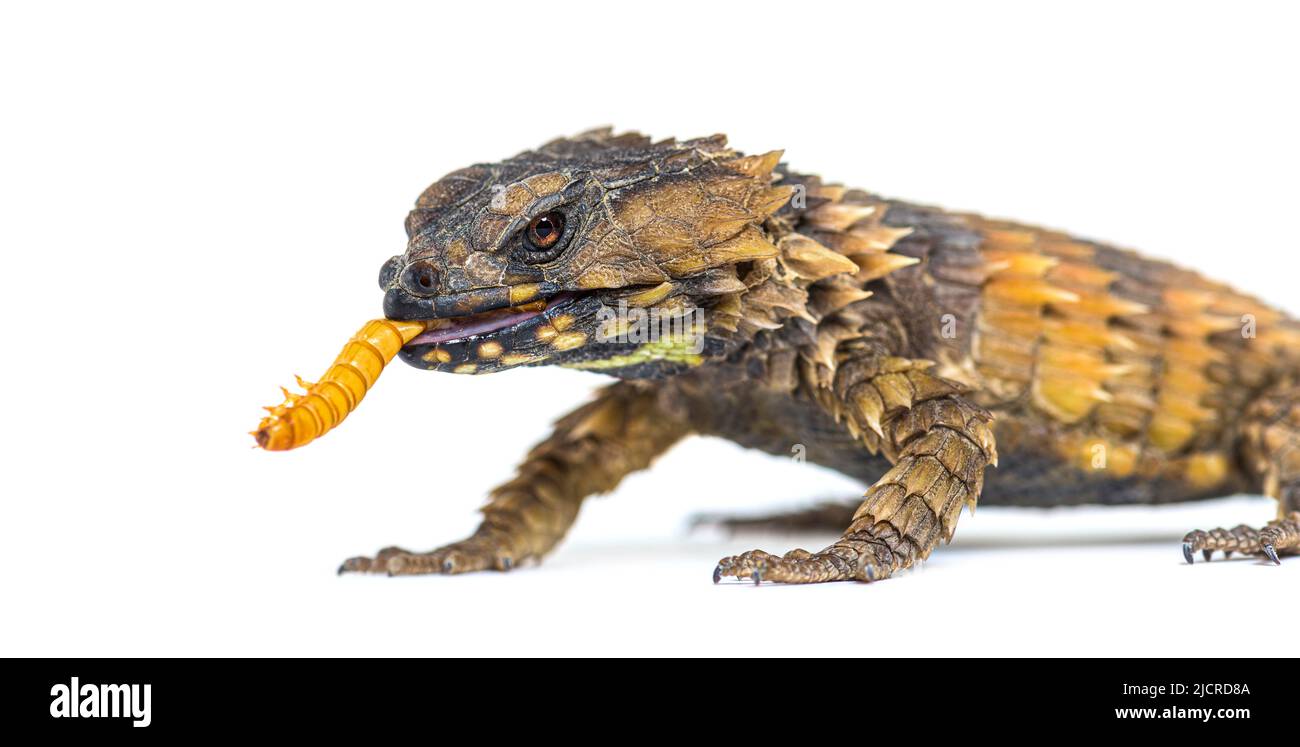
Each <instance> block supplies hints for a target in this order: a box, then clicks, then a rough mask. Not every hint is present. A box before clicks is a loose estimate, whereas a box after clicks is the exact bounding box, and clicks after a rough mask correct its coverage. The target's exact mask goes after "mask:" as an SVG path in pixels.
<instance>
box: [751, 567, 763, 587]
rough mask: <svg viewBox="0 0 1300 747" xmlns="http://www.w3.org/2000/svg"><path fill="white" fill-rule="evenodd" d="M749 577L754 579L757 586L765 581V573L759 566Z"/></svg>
mask: <svg viewBox="0 0 1300 747" xmlns="http://www.w3.org/2000/svg"><path fill="white" fill-rule="evenodd" d="M749 577H750V578H752V579H754V585H755V586H758V585H759V584H761V583H763V574H762V573H760V572H759V570H758V569H757V568H755V569H754V572H753V573H751V574H749Z"/></svg>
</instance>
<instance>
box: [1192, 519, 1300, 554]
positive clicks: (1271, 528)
mask: <svg viewBox="0 0 1300 747" xmlns="http://www.w3.org/2000/svg"><path fill="white" fill-rule="evenodd" d="M1215 550H1220V551H1222V552H1223V557H1224V558H1229V557H1232V554H1233V553H1241V554H1243V555H1260V556H1263V557H1266V558H1268V559H1269V560H1271V561H1273V563H1274V564H1276V565H1281V564H1282V559H1281V557H1280V555H1287V554H1292V553H1295V552H1296V551H1297V550H1300V513H1292V514H1291V515H1290V516H1289V517H1287V518H1286V519H1279V520H1278V521H1270V522H1269V523H1268V525H1267V526H1265V527H1264V528H1263V529H1256V528H1254V527H1250V526H1246V525H1245V524H1241V525H1240V526H1237V527H1234V528H1232V529H1211V530H1209V531H1208V532H1207V531H1202V530H1200V529H1197V530H1196V531H1193V532H1189V533H1188V534H1187V536H1186V537H1184V538H1183V558H1184V559H1186V560H1187V562H1188V563H1194V562H1195V561H1196V553H1197V552H1200V553H1201V555H1202V557H1204V558H1205V559H1206V560H1209V559H1210V558H1211V557H1212V556H1213V555H1214V551H1215Z"/></svg>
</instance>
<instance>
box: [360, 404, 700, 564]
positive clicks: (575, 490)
mask: <svg viewBox="0 0 1300 747" xmlns="http://www.w3.org/2000/svg"><path fill="white" fill-rule="evenodd" d="M687 431H688V429H687V427H686V425H685V423H684V422H683V421H682V420H681V419H680V418H678V417H674V416H672V415H671V414H669V412H668V411H666V410H665V409H663V408H661V407H659V397H658V388H657V387H656V386H655V385H652V384H641V383H633V382H620V383H617V384H614V385H612V386H609V387H606V388H605V389H603V390H601V391H600V393H599V394H598V395H597V396H596V398H595V399H594V400H593V401H592V402H590V403H588V404H586V405H584V406H583V407H580V408H578V409H577V410H575V411H573V412H572V413H569V414H568V415H566V416H565V417H564V418H562V419H561V420H560V421H559V422H558V423H557V424H556V427H555V431H554V433H552V434H551V436H550V437H549V438H547V439H546V440H545V441H543V442H541V443H540V444H538V445H537V446H535V447H534V448H533V450H532V451H531V452H529V454H528V456H527V458H526V459H525V460H524V462H523V464H521V465H520V467H519V470H518V474H517V475H516V476H515V478H514V479H512V480H511V481H509V482H507V483H505V484H504V485H502V486H500V487H498V488H497V489H496V490H494V491H492V494H491V497H490V498H489V500H488V504H487V505H486V506H484V507H483V509H482V511H483V522H482V523H481V524H480V525H479V528H478V529H477V530H476V531H475V532H474V534H473V535H471V536H470V537H468V538H467V539H464V540H461V541H460V542H454V543H452V544H450V545H446V546H444V547H441V548H439V549H437V550H433V551H432V552H427V553H417V552H411V551H409V550H403V549H401V548H397V547H390V548H386V549H384V550H381V551H380V552H379V553H378V554H377V555H376V556H375V557H373V558H370V557H357V558H351V559H349V560H346V561H344V563H343V565H342V566H341V567H340V568H339V573H344V572H348V571H359V572H366V571H368V572H373V573H387V574H389V575H410V574H423V573H464V572H467V571H479V570H498V571H508V570H510V569H512V568H514V567H516V566H517V565H519V564H520V563H522V562H524V561H527V560H538V559H540V558H541V557H542V556H544V555H545V554H546V553H547V552H549V551H550V550H551V549H552V548H553V547H555V545H556V544H557V543H559V541H560V540H561V539H563V537H564V535H565V534H566V533H567V532H568V530H569V527H570V526H572V525H573V522H574V520H575V519H576V518H577V516H578V509H579V508H580V507H581V506H582V502H583V500H585V499H586V498H587V497H588V496H590V495H594V494H597V493H605V492H608V491H610V490H613V489H614V487H615V486H617V485H618V483H619V482H620V481H621V480H622V479H623V478H624V477H625V476H627V475H628V474H630V473H632V472H635V471H637V470H641V469H645V468H646V467H648V466H650V463H651V462H653V461H654V459H655V458H656V457H658V456H659V455H660V454H662V453H663V452H665V451H667V450H668V448H669V447H670V446H672V445H673V444H674V443H676V442H677V441H678V440H679V439H680V438H682V436H684V435H686V433H687Z"/></svg>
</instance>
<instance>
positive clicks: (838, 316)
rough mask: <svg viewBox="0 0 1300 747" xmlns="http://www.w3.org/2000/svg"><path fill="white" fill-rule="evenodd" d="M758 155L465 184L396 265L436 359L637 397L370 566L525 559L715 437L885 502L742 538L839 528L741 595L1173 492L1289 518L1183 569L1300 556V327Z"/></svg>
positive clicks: (421, 569) (1212, 286) (875, 575)
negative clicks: (964, 521)
mask: <svg viewBox="0 0 1300 747" xmlns="http://www.w3.org/2000/svg"><path fill="white" fill-rule="evenodd" d="M780 161H781V153H780V152H771V153H763V154H759V155H749V156H746V155H742V154H740V153H738V152H736V151H733V150H731V149H729V148H728V147H727V146H726V140H725V138H723V137H721V136H715V137H709V138H702V139H697V140H690V141H684V142H677V141H673V140H666V141H662V142H652V141H651V140H650V139H649V138H646V137H644V136H641V135H638V134H635V133H627V134H618V135H616V134H612V133H611V132H610V131H608V130H599V131H593V132H588V133H584V134H581V135H578V136H576V137H573V138H567V139H561V140H556V141H554V142H551V143H548V144H546V145H544V146H542V147H541V148H538V149H537V150H534V151H529V152H526V153H523V154H521V155H519V156H516V157H514V158H511V159H509V160H506V161H502V162H500V163H495V164H484V165H478V166H472V167H469V168H467V169H463V170H460V171H456V172H454V173H451V174H449V175H447V176H446V177H444V178H442V179H441V180H439V181H438V182H436V183H435V184H433V185H432V186H431V187H429V188H428V189H427V190H425V192H424V194H422V195H421V196H420V198H419V201H418V203H417V205H416V207H415V209H414V210H412V211H411V213H410V215H409V217H408V218H407V221H406V230H407V235H408V237H409V244H408V246H407V249H406V251H405V253H404V254H402V255H399V256H397V257H393V258H392V259H391V260H389V261H388V262H387V263H386V264H385V265H384V266H383V268H382V270H381V273H380V285H381V286H382V287H383V289H384V291H385V297H384V311H385V316H387V317H388V319H390V320H401V321H407V322H410V321H418V322H422V323H424V324H425V325H426V328H425V331H424V332H422V333H421V334H419V335H418V336H416V337H414V339H411V340H410V341H409V342H406V343H405V344H404V345H402V346H401V348H400V351H399V352H398V353H397V355H399V356H400V357H401V358H402V359H403V360H405V361H406V362H408V363H410V364H412V365H414V366H416V367H418V368H423V369H428V370H433V371H447V372H454V373H475V374H478V373H489V372H494V371H501V370H504V369H508V368H514V367H518V366H538V365H560V366H568V367H572V368H578V369H589V370H594V371H598V372H601V373H605V374H608V375H610V376H613V377H614V378H615V379H617V381H616V382H615V383H613V384H611V385H609V386H608V387H606V388H604V389H603V390H601V391H600V392H599V393H598V394H597V395H596V397H595V399H594V400H593V401H591V402H589V403H588V404H586V405H584V406H582V407H580V408H578V409H577V410H575V411H574V412H573V413H571V414H569V415H568V416H566V417H565V418H563V419H562V420H560V422H559V423H558V424H557V426H556V429H555V432H554V433H553V434H552V435H551V436H550V437H549V438H548V439H546V440H545V441H543V442H542V443H540V444H538V445H537V446H536V448H534V449H533V450H532V452H531V453H529V454H528V456H527V457H526V458H525V460H524V462H523V464H522V465H521V466H520V467H519V469H518V472H517V474H516V476H515V477H514V478H513V479H511V480H510V481H509V482H506V483H505V484H504V485H502V486H501V487H499V488H497V489H496V490H495V491H493V493H492V495H491V500H490V502H489V504H488V505H487V506H486V507H485V508H484V509H483V511H484V514H485V516H484V519H483V523H482V525H481V526H480V527H479V529H478V530H477V531H476V532H475V533H474V534H473V536H471V537H469V538H468V539H466V540H463V541H461V542H456V543H454V544H451V545H447V546H445V547H443V548H441V549H438V550H434V551H432V552H427V553H425V552H409V551H406V550H402V549H399V548H390V549H387V550H384V551H382V552H380V553H379V554H378V555H377V556H375V557H373V558H367V557H360V558H353V559H351V560H348V561H346V562H345V563H344V564H343V566H342V568H341V569H340V570H341V571H376V572H384V573H389V574H414V573H461V572H466V571H476V570H483V569H496V570H508V569H510V568H513V567H515V566H517V565H519V564H520V563H522V562H525V561H529V560H537V559H540V558H541V557H543V556H544V555H545V554H546V553H547V552H548V551H549V550H551V548H552V547H554V546H555V544H556V543H557V542H558V541H559V540H560V539H561V538H562V537H563V536H564V534H565V532H566V531H567V530H568V528H569V526H570V525H571V524H572V523H573V521H574V519H575V517H576V516H577V514H578V509H579V506H580V505H581V503H582V501H583V500H585V499H586V498H587V497H588V496H590V495H593V494H597V493H602V492H606V491H609V490H612V489H613V488H614V487H615V486H616V485H617V484H618V483H619V481H620V480H621V479H622V478H623V477H624V476H625V475H627V474H629V473H630V472H633V471H636V470H640V469H644V468H646V467H648V466H649V465H650V464H651V462H653V461H654V459H655V458H656V457H657V456H659V455H660V454H662V453H663V452H664V451H666V450H667V449H668V448H669V447H671V446H672V445H673V444H674V443H676V442H677V441H678V440H680V439H681V438H682V437H683V436H686V435H687V434H690V433H702V434H710V435H715V436H721V437H723V438H728V439H731V440H733V441H735V442H738V443H740V444H742V445H744V446H747V447H752V448H756V449H761V450H763V451H767V452H770V453H774V454H789V453H790V451H791V448H792V445H794V444H801V445H803V447H804V449H805V454H806V458H807V459H808V460H810V461H813V462H815V463H820V464H823V465H826V466H828V467H832V468H834V469H836V470H839V471H841V472H843V473H846V474H848V475H851V476H854V477H857V478H860V479H862V480H863V481H865V482H866V483H869V484H870V488H869V489H868V490H867V492H866V495H865V496H864V497H861V498H859V499H857V500H855V501H854V502H853V503H851V504H845V505H843V506H840V505H827V506H821V507H818V508H816V509H813V510H811V511H804V512H797V513H793V514H788V515H783V516H776V517H771V518H769V519H764V520H757V521H755V520H746V521H737V522H733V524H736V525H744V524H754V523H759V524H768V525H773V526H781V525H790V526H800V527H804V528H807V527H810V526H818V527H820V526H824V525H832V526H834V527H835V529H836V530H838V531H841V532H842V534H841V536H840V539H838V540H837V541H836V542H834V543H833V544H831V545H829V546H828V547H825V548H823V549H821V550H819V551H817V552H807V551H804V550H794V551H791V552H789V553H786V554H784V555H779V556H778V555H771V554H768V553H765V552H760V551H752V552H746V553H743V554H741V555H737V556H734V557H729V558H725V559H723V560H722V561H721V562H720V563H719V564H718V566H717V568H716V569H715V571H714V579H715V580H717V579H718V578H720V577H724V576H738V577H742V578H746V579H751V578H752V579H754V580H755V581H758V580H767V581H777V582H786V583H807V582H820V581H838V580H858V581H874V580H879V579H883V578H886V577H888V576H890V575H892V574H894V573H895V572H896V571H899V570H901V569H904V568H907V567H909V566H911V565H913V564H915V563H917V562H919V561H921V560H923V559H925V558H926V557H927V556H928V555H929V554H930V552H931V551H932V550H934V548H935V547H936V546H938V545H939V543H940V542H946V541H948V540H950V539H951V538H952V536H953V533H954V532H955V531H956V529H957V520H958V517H959V515H960V513H961V510H962V508H963V507H971V508H973V507H974V506H975V504H976V502H977V501H983V502H984V503H985V504H1003V505H1005V504H1014V505H1032V506H1057V505H1067V504H1081V503H1103V504H1120V503H1145V504H1155V503H1166V502H1173V501H1187V500H1197V499H1202V498H1209V497H1213V496H1221V495H1227V494H1232V493H1238V492H1242V491H1254V492H1263V493H1266V494H1268V495H1270V496H1272V497H1273V498H1276V499H1277V500H1278V501H1279V504H1280V512H1279V517H1278V519H1277V520H1276V521H1274V522H1272V523H1270V524H1268V525H1267V526H1265V527H1262V528H1258V529H1256V528H1251V527H1245V526H1243V527H1238V528H1236V529H1232V530H1217V529H1216V530H1213V531H1209V532H1201V531H1195V532H1192V533H1190V534H1189V535H1187V538H1186V540H1185V543H1184V547H1183V551H1184V553H1185V555H1186V557H1187V559H1188V560H1189V561H1190V560H1192V558H1193V553H1194V552H1203V553H1205V555H1206V556H1207V557H1208V556H1209V554H1210V553H1211V552H1212V551H1214V550H1222V551H1225V552H1228V553H1231V552H1240V553H1251V554H1259V555H1261V556H1268V557H1270V558H1273V559H1274V560H1276V559H1277V558H1278V556H1280V555H1285V554H1288V553H1294V552H1297V551H1300V448H1297V447H1300V377H1298V376H1297V374H1298V373H1300V325H1297V323H1296V322H1294V321H1293V320H1291V319H1289V318H1287V317H1286V316H1284V315H1283V314H1282V313H1280V312H1278V311H1276V310H1274V309H1272V308H1269V307H1268V306H1266V305H1264V304H1262V303H1260V302H1259V301H1257V300H1255V299H1254V298H1251V297H1249V296H1246V295H1243V294H1241V293H1238V292H1236V291H1234V290H1232V289H1230V288H1227V287H1225V286H1224V285H1221V284H1219V283H1215V282H1212V281H1210V280H1206V279H1204V278H1202V277H1200V276H1199V275H1197V274H1195V273H1193V272H1190V271H1187V270H1182V269H1179V268H1176V267H1173V266H1171V265H1169V264H1167V263H1164V262H1159V261H1154V260H1150V259H1144V258H1142V257H1140V256H1138V255H1136V254H1133V253H1131V252H1128V251H1123V250H1119V249H1115V248H1112V247H1109V246H1105V245H1102V244H1098V243H1096V242H1091V241H1086V240H1082V239H1079V238H1075V237H1072V236H1069V235H1066V234H1063V233H1059V232H1056V231H1049V230H1044V229H1039V228H1033V227H1029V226H1025V225H1020V224H1016V223H1009V222H1004V221H994V220H988V219H984V218H981V217H979V216H975V215H965V214H954V213H949V212H944V211H942V210H938V209H934V208H929V207H922V206H918V205H913V204H908V203H904V202H898V201H894V200H889V199H884V198H881V197H877V196H875V195H873V194H870V193H867V192H863V191H859V190H854V189H846V188H844V187H841V186H837V185H833V184H828V183H824V182H823V181H822V180H821V179H819V178H817V177H814V176H807V175H803V174H800V173H797V172H795V171H792V170H790V169H788V168H787V167H786V166H785V165H784V164H783V163H781V162H780Z"/></svg>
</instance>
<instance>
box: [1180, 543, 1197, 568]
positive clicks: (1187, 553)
mask: <svg viewBox="0 0 1300 747" xmlns="http://www.w3.org/2000/svg"><path fill="white" fill-rule="evenodd" d="M1183 558H1185V559H1186V560H1187V564H1188V565H1194V564H1195V563H1196V560H1194V559H1193V558H1192V543H1190V542H1184V543H1183Z"/></svg>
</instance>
